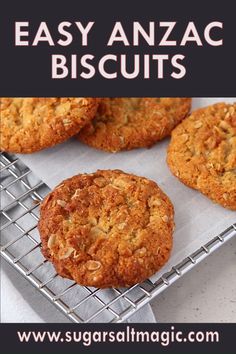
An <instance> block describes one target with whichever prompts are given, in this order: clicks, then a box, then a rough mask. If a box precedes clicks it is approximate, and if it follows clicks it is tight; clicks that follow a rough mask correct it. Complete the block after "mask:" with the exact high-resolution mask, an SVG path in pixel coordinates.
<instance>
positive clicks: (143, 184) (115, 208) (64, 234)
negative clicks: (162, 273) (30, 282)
mask: <svg viewBox="0 0 236 354" xmlns="http://www.w3.org/2000/svg"><path fill="white" fill-rule="evenodd" d="M173 215H174V210H173V206H172V204H171V202H170V200H169V198H168V197H167V196H166V195H165V194H164V193H163V192H162V191H161V189H160V188H159V187H158V186H157V184H156V183H155V182H153V181H150V180H148V179H146V178H143V177H137V176H134V175H131V174H126V173H124V172H122V171H119V170H113V171H112V170H106V171H97V172H95V173H92V174H82V175H77V176H74V177H72V178H70V179H67V180H65V181H63V182H62V183H61V184H60V185H59V186H58V187H57V188H55V189H54V191H52V192H51V193H50V194H49V195H48V196H47V197H46V199H45V200H44V202H43V203H42V205H41V216H40V221H39V225H38V227H39V231H40V235H41V240H42V252H43V254H44V256H45V257H46V258H47V259H48V260H50V261H51V262H52V263H53V264H54V266H55V268H56V270H57V272H58V273H59V274H60V275H61V276H63V277H67V278H70V279H74V280H75V281H76V282H77V283H79V284H82V285H87V286H94V287H101V288H106V287H124V286H130V285H133V284H136V283H138V282H142V281H143V280H145V279H146V278H148V277H149V276H151V275H152V274H154V273H155V272H156V271H158V270H159V269H160V267H162V266H163V264H164V263H165V262H166V261H167V260H168V258H169V255H170V251H171V248H172V233H173V228H174V220H173Z"/></svg>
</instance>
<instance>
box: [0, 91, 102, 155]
mask: <svg viewBox="0 0 236 354" xmlns="http://www.w3.org/2000/svg"><path fill="white" fill-rule="evenodd" d="M98 101H99V100H98V99H95V98H85V97H83V98H82V97H77V98H71V97H68V98H66V97H61V98H57V97H53V98H42V97H40V98H32V97H31V98H1V99H0V110H1V150H3V151H8V152H15V153H31V152H34V151H38V150H41V149H44V148H46V147H50V146H54V145H55V144H58V143H61V142H63V141H65V140H67V139H68V138H70V137H71V136H73V135H75V134H77V133H78V132H79V131H80V129H81V128H82V127H83V126H84V125H85V124H86V123H88V122H89V121H90V120H91V119H92V118H93V117H94V115H95V113H96V110H97V105H98Z"/></svg>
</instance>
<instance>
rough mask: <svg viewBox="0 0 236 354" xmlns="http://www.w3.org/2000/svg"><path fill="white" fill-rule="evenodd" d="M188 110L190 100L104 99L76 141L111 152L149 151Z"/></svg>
mask: <svg viewBox="0 0 236 354" xmlns="http://www.w3.org/2000/svg"><path fill="white" fill-rule="evenodd" d="M190 106H191V99H190V98H104V99H102V100H101V103H100V105H99V108H98V111H97V114H96V116H95V119H94V120H93V121H91V122H89V123H88V124H87V125H86V126H85V127H84V128H83V129H82V130H81V131H80V133H79V136H78V137H79V139H80V140H81V141H83V142H84V143H86V144H88V145H91V146H93V147H95V148H98V149H102V150H106V151H110V152H117V151H120V150H130V149H133V148H138V147H149V146H151V145H153V144H154V143H156V142H157V141H158V140H161V139H163V138H164V137H166V136H167V135H169V134H170V133H171V131H172V129H173V128H174V127H175V126H176V125H177V124H178V123H179V122H181V121H182V119H183V118H185V117H186V115H187V114H188V112H189V110H190Z"/></svg>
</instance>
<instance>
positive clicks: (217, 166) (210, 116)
mask: <svg viewBox="0 0 236 354" xmlns="http://www.w3.org/2000/svg"><path fill="white" fill-rule="evenodd" d="M167 163H168V165H169V167H170V169H171V171H172V173H173V174H174V175H175V176H176V177H178V178H179V179H180V181H182V182H183V183H185V184H186V185H187V186H189V187H192V188H195V189H197V190H199V191H200V192H202V193H203V194H205V195H206V196H207V197H209V198H210V199H212V200H213V201H214V202H216V203H219V204H221V205H222V206H223V207H225V208H229V209H232V210H236V103H234V104H225V103H218V104H215V105H212V106H209V107H206V108H201V109H198V110H196V111H194V112H193V113H192V114H191V115H190V116H189V117H188V118H186V119H185V120H184V121H183V122H182V123H181V124H180V125H179V126H178V127H176V128H175V129H174V131H173V132H172V137H171V142H170V145H169V147H168V153H167Z"/></svg>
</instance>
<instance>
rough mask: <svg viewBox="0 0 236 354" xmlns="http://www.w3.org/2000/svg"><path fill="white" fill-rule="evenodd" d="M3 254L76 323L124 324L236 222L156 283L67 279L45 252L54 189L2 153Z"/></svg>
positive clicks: (226, 235)
mask: <svg viewBox="0 0 236 354" xmlns="http://www.w3.org/2000/svg"><path fill="white" fill-rule="evenodd" d="M0 164H1V181H0V187H1V254H2V256H3V258H4V259H6V261H7V262H8V263H10V264H11V265H12V266H13V267H14V268H15V269H16V270H17V271H18V272H19V273H21V274H22V275H23V276H24V277H25V278H26V279H28V280H29V281H30V282H31V284H33V285H34V286H35V287H36V288H37V289H38V291H40V292H41V293H42V294H43V295H45V296H46V297H47V298H48V299H49V300H50V301H51V302H52V303H53V304H54V305H55V306H56V307H57V308H59V309H60V310H61V311H62V312H63V313H64V314H65V315H66V316H67V317H68V318H69V319H70V320H71V321H73V322H77V323H88V322H104V321H105V322H123V321H125V320H127V319H128V318H129V317H130V316H131V315H132V314H134V313H135V312H136V311H138V310H139V309H140V308H141V307H142V306H144V305H145V304H146V303H148V302H150V301H151V300H152V299H153V298H154V297H155V296H157V295H158V294H159V293H161V292H162V291H163V290H164V289H165V288H167V287H168V286H170V285H171V284H172V283H173V282H175V281H176V280H177V279H178V278H179V277H181V276H182V275H183V274H184V273H186V272H187V271H189V270H190V269H191V268H193V267H194V266H195V265H196V264H197V263H199V262H200V261H201V260H203V259H204V258H205V257H207V256H208V255H209V253H211V252H212V251H214V250H215V249H217V248H218V247H220V246H221V245H222V244H223V243H224V242H225V241H227V240H229V239H230V238H232V237H233V236H236V224H234V225H232V226H230V227H229V228H228V229H227V230H225V231H224V232H222V233H221V234H220V235H218V236H216V237H214V238H213V239H212V240H211V241H210V242H208V243H207V244H205V245H203V246H202V247H201V248H200V249H198V250H197V251H196V252H195V253H193V254H191V255H190V256H189V257H187V258H186V259H184V260H183V261H182V262H181V263H180V264H178V265H176V266H175V267H173V268H172V269H171V271H170V272H168V273H166V274H164V275H163V276H162V277H161V278H160V279H158V280H157V281H156V282H155V283H152V282H151V281H150V280H146V281H145V282H144V283H142V284H138V285H135V286H132V287H131V288H129V289H112V290H102V289H95V288H90V287H85V286H83V287H82V286H79V285H77V284H76V283H74V282H73V281H70V280H68V279H63V278H61V277H60V276H59V275H58V274H57V273H55V270H54V268H53V266H52V264H51V263H50V262H48V261H47V260H45V259H44V257H43V255H42V253H41V251H40V247H41V244H40V238H39V234H38V231H37V222H38V215H39V204H40V202H41V200H42V199H43V198H44V197H45V196H46V195H47V194H48V192H49V191H50V189H49V188H48V186H47V185H45V184H44V183H43V182H42V181H41V180H39V179H38V178H37V177H36V176H35V175H34V174H33V172H32V171H31V170H30V169H29V168H28V167H27V166H26V165H24V164H23V163H22V162H21V161H20V159H19V158H17V157H16V156H14V155H11V154H6V153H1V155H0Z"/></svg>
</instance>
